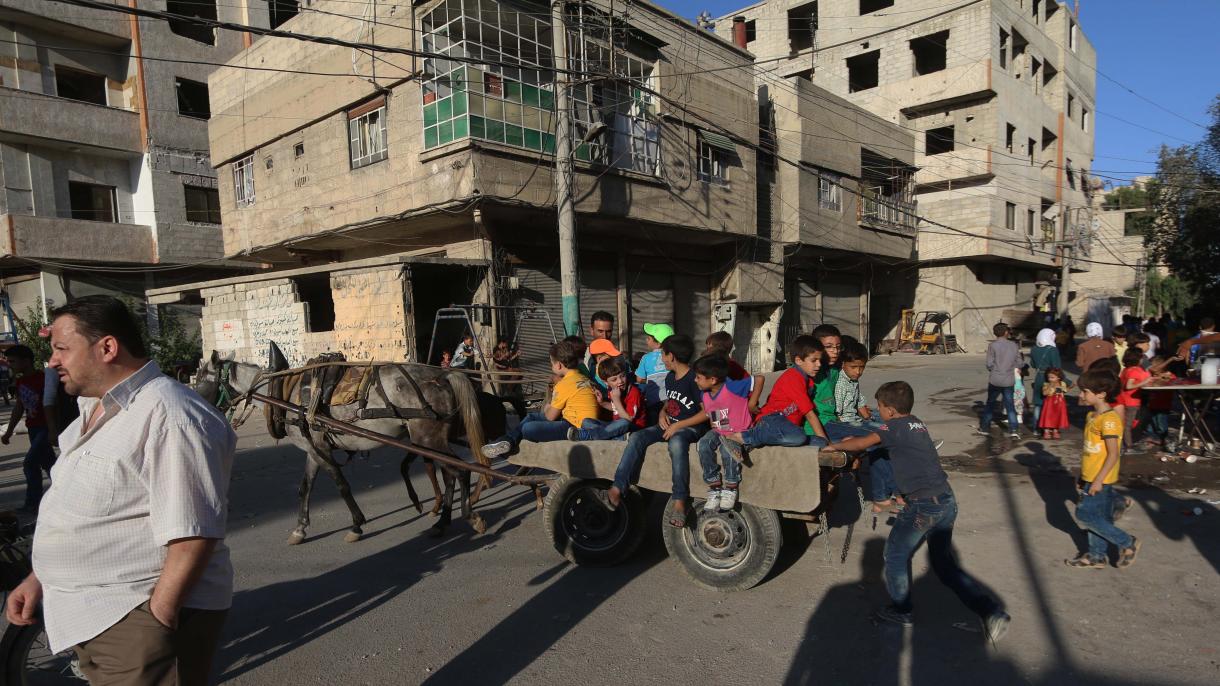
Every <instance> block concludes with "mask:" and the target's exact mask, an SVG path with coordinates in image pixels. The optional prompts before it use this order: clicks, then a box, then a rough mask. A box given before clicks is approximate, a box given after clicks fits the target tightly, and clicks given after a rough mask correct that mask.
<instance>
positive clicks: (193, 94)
mask: <svg viewBox="0 0 1220 686" xmlns="http://www.w3.org/2000/svg"><path fill="white" fill-rule="evenodd" d="M174 90H176V91H177V92H178V114H181V115H182V116H184V117H194V118H195V119H210V118H211V117H212V108H211V105H210V104H209V103H208V85H207V84H206V83H199V82H198V81H189V80H187V79H174Z"/></svg>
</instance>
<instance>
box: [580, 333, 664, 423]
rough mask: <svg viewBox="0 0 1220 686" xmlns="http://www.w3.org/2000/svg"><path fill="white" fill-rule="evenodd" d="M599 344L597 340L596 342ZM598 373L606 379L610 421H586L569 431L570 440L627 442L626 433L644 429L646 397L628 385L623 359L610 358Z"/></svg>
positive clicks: (605, 406)
mask: <svg viewBox="0 0 1220 686" xmlns="http://www.w3.org/2000/svg"><path fill="white" fill-rule="evenodd" d="M594 343H597V341H594ZM597 374H598V376H600V377H602V378H603V379H605V380H606V388H607V390H606V392H605V397H604V399H602V400H601V406H602V410H603V411H608V412H609V413H610V421H609V422H604V421H602V420H600V419H586V420H585V421H584V422H583V423H582V424H581V425H580V428H579V429H577V428H576V427H572V428H571V429H569V430H568V440H569V441H625V440H627V434H628V432H631V431H637V430H639V429H643V428H644V427H645V424H644V395H643V394H642V393H640V389H639V387H638V386H636V385H635V384H633V383H628V382H627V364H626V363H625V362H623V358H621V357H610V358H607V359H605V360H602V361H601V362H600V363H598V365H597Z"/></svg>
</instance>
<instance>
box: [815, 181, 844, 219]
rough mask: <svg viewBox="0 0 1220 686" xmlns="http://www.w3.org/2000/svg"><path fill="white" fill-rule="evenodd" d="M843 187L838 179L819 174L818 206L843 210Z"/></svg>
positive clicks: (838, 210)
mask: <svg viewBox="0 0 1220 686" xmlns="http://www.w3.org/2000/svg"><path fill="white" fill-rule="evenodd" d="M842 193H843V187H842V186H840V185H839V183H838V181H837V180H836V179H833V178H830V177H829V176H826V175H825V174H819V175H818V206H819V207H821V208H822V209H824V210H834V211H835V212H842V211H843V196H842Z"/></svg>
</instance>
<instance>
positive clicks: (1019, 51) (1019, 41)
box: [1012, 29, 1029, 79]
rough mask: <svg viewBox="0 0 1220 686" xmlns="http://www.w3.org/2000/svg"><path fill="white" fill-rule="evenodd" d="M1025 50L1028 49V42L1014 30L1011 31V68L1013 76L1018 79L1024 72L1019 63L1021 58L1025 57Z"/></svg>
mask: <svg viewBox="0 0 1220 686" xmlns="http://www.w3.org/2000/svg"><path fill="white" fill-rule="evenodd" d="M1027 48H1029V41H1027V40H1025V36H1022V35H1021V34H1020V33H1018V32H1017V30H1016V29H1013V31H1012V66H1013V69H1014V72H1013V73H1014V74H1015V76H1016V77H1017V78H1018V79H1019V78H1021V76H1022V73H1023V71H1024V69H1023V68H1022V64H1023V62H1022V61H1021V58H1022V57H1024V56H1025V50H1026V49H1027Z"/></svg>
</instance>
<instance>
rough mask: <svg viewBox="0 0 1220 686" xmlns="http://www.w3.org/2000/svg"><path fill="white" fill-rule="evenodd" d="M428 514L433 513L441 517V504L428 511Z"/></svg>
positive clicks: (434, 515)
mask: <svg viewBox="0 0 1220 686" xmlns="http://www.w3.org/2000/svg"><path fill="white" fill-rule="evenodd" d="M428 514H430V515H432V516H433V517H439V516H440V514H441V506H440V505H437V506H436V507H434V508H432V509H431V510H429V511H428Z"/></svg>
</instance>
